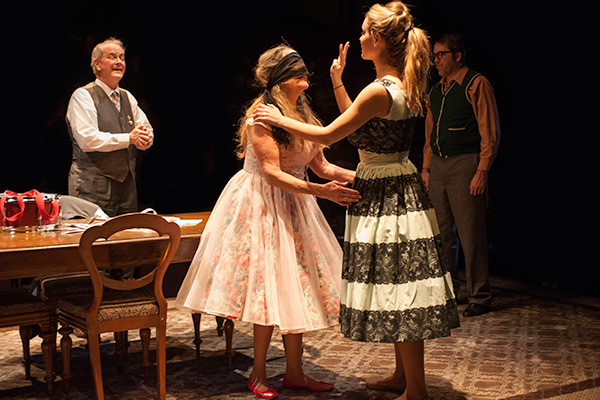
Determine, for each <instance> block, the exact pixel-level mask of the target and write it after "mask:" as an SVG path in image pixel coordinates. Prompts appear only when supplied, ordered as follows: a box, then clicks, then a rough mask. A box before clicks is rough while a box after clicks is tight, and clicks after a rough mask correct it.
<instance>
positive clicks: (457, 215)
mask: <svg viewBox="0 0 600 400" xmlns="http://www.w3.org/2000/svg"><path fill="white" fill-rule="evenodd" d="M465 54H466V51H465V47H464V45H463V42H462V39H461V38H460V36H459V35H456V34H446V35H443V36H441V37H440V38H439V39H438V40H436V41H435V43H434V46H433V62H434V64H435V67H436V69H437V71H438V74H439V75H440V77H441V79H440V81H439V82H438V83H437V84H435V85H434V86H433V88H432V89H431V91H430V93H429V97H428V102H427V116H426V120H425V146H424V150H423V170H422V173H421V175H422V177H423V179H424V180H425V183H426V184H427V187H428V189H429V192H430V196H431V201H432V202H433V206H434V209H435V212H436V215H437V220H438V224H439V227H440V234H441V239H442V244H443V248H444V253H445V254H444V256H445V259H446V262H447V263H448V269H449V270H450V272H451V274H452V278H453V282H454V290H455V293H458V289H459V285H458V283H459V282H458V276H457V259H456V255H457V249H458V245H459V244H460V246H461V247H462V250H463V254H464V260H465V273H466V292H467V296H468V301H469V305H468V306H467V307H466V309H465V310H464V312H463V315H464V316H465V317H474V316H477V315H481V314H484V313H486V312H488V311H489V309H490V305H491V297H492V296H491V290H490V283H489V273H488V243H487V226H486V201H485V190H486V186H487V174H488V171H489V169H490V166H491V164H492V162H493V160H494V158H495V157H496V155H497V152H498V144H499V140H500V124H499V118H498V110H497V106H496V99H495V96H494V91H493V89H492V86H491V84H490V82H489V81H488V80H487V79H486V78H485V77H484V76H482V75H481V74H479V73H477V72H476V71H474V70H471V69H469V68H468V67H467V66H466V64H465ZM459 238H460V241H459Z"/></svg>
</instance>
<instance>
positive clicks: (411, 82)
mask: <svg viewBox="0 0 600 400" xmlns="http://www.w3.org/2000/svg"><path fill="white" fill-rule="evenodd" d="M366 18H367V20H368V22H369V24H370V29H371V33H372V34H374V33H379V34H380V35H381V36H382V37H383V38H384V39H385V41H386V45H387V55H388V61H389V63H390V64H391V65H393V66H394V67H396V70H397V71H398V75H400V77H401V78H402V80H403V82H404V89H405V91H406V94H407V105H408V107H409V108H410V109H411V110H412V111H413V112H415V113H417V114H419V115H422V114H423V113H424V106H423V99H424V98H425V95H426V94H427V82H428V77H429V68H430V67H431V62H430V52H431V44H430V43H429V38H428V37H427V33H426V32H425V31H424V30H423V29H421V28H416V27H414V22H413V17H412V15H411V14H410V11H409V9H408V7H407V6H406V5H405V4H404V3H402V2H400V1H392V2H389V3H387V4H386V5H384V6H383V5H381V4H375V5H373V6H372V7H371V8H370V9H369V11H368V12H367V14H366Z"/></svg>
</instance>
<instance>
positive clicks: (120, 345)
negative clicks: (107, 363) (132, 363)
mask: <svg viewBox="0 0 600 400" xmlns="http://www.w3.org/2000/svg"><path fill="white" fill-rule="evenodd" d="M114 338H115V353H114V355H115V365H116V366H117V372H118V373H119V374H121V373H123V368H124V365H125V361H126V360H127V347H128V346H129V341H128V340H127V331H121V332H114Z"/></svg>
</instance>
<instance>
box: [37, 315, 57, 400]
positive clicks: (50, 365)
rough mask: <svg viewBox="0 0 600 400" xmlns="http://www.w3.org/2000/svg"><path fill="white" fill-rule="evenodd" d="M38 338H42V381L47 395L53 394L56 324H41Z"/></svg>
mask: <svg viewBox="0 0 600 400" xmlns="http://www.w3.org/2000/svg"><path fill="white" fill-rule="evenodd" d="M40 336H41V337H42V354H43V355H44V367H45V368H46V376H45V377H44V381H45V382H46V387H47V388H48V393H49V394H53V393H54V379H55V375H54V355H55V354H56V323H55V322H49V323H44V324H41V332H40Z"/></svg>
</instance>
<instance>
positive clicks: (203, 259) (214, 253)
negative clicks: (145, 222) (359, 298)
mask: <svg viewBox="0 0 600 400" xmlns="http://www.w3.org/2000/svg"><path fill="white" fill-rule="evenodd" d="M319 151H320V150H318V149H316V148H315V147H314V146H313V145H310V144H308V143H306V144H305V146H304V148H303V150H302V151H298V152H291V151H288V150H286V149H285V148H284V147H283V146H281V148H280V154H281V155H280V164H281V168H282V170H283V171H285V172H287V173H289V174H291V175H294V176H295V177H297V178H299V179H306V167H307V164H308V163H310V161H311V160H312V159H313V158H314V157H315V156H316V155H317V154H318V152H319ZM341 266H342V250H341V247H340V245H339V243H338V240H337V239H336V237H335V235H334V234H333V232H332V230H331V228H330V226H329V224H328V222H327V220H326V219H325V217H324V216H323V213H322V212H321V210H320V208H319V206H318V204H317V202H316V199H315V197H314V196H312V195H306V194H300V193H296V192H291V191H287V190H283V189H280V188H278V187H275V186H272V185H269V184H268V183H267V182H266V180H265V178H264V177H263V175H262V173H261V170H260V168H259V165H258V162H257V160H256V156H255V154H254V151H253V149H252V143H250V141H249V143H248V148H247V152H246V157H245V160H244V167H243V169H242V170H240V171H239V172H238V173H236V174H235V175H234V176H233V177H232V178H231V179H230V181H229V182H228V184H227V185H226V187H225V188H224V189H223V192H222V193H221V195H220V197H219V199H218V200H217V202H216V204H215V206H214V209H213V210H212V212H211V216H210V218H209V220H208V222H207V224H206V228H205V230H204V233H203V234H202V239H201V241H200V245H199V246H198V250H197V252H196V255H195V256H194V259H193V261H192V263H191V265H190V268H189V270H188V273H187V275H186V277H185V279H184V281H183V283H182V286H181V288H180V290H179V293H178V295H177V299H176V302H175V304H176V306H177V307H178V308H180V309H184V310H188V311H192V312H201V313H206V314H212V315H218V316H223V317H227V318H232V319H238V320H241V321H245V322H249V323H254V324H259V325H267V326H272V325H273V326H278V327H279V329H280V331H281V333H283V334H286V333H301V332H307V331H311V330H316V329H322V328H327V327H330V326H333V325H336V324H337V323H338V313H339V308H340V286H341Z"/></svg>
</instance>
